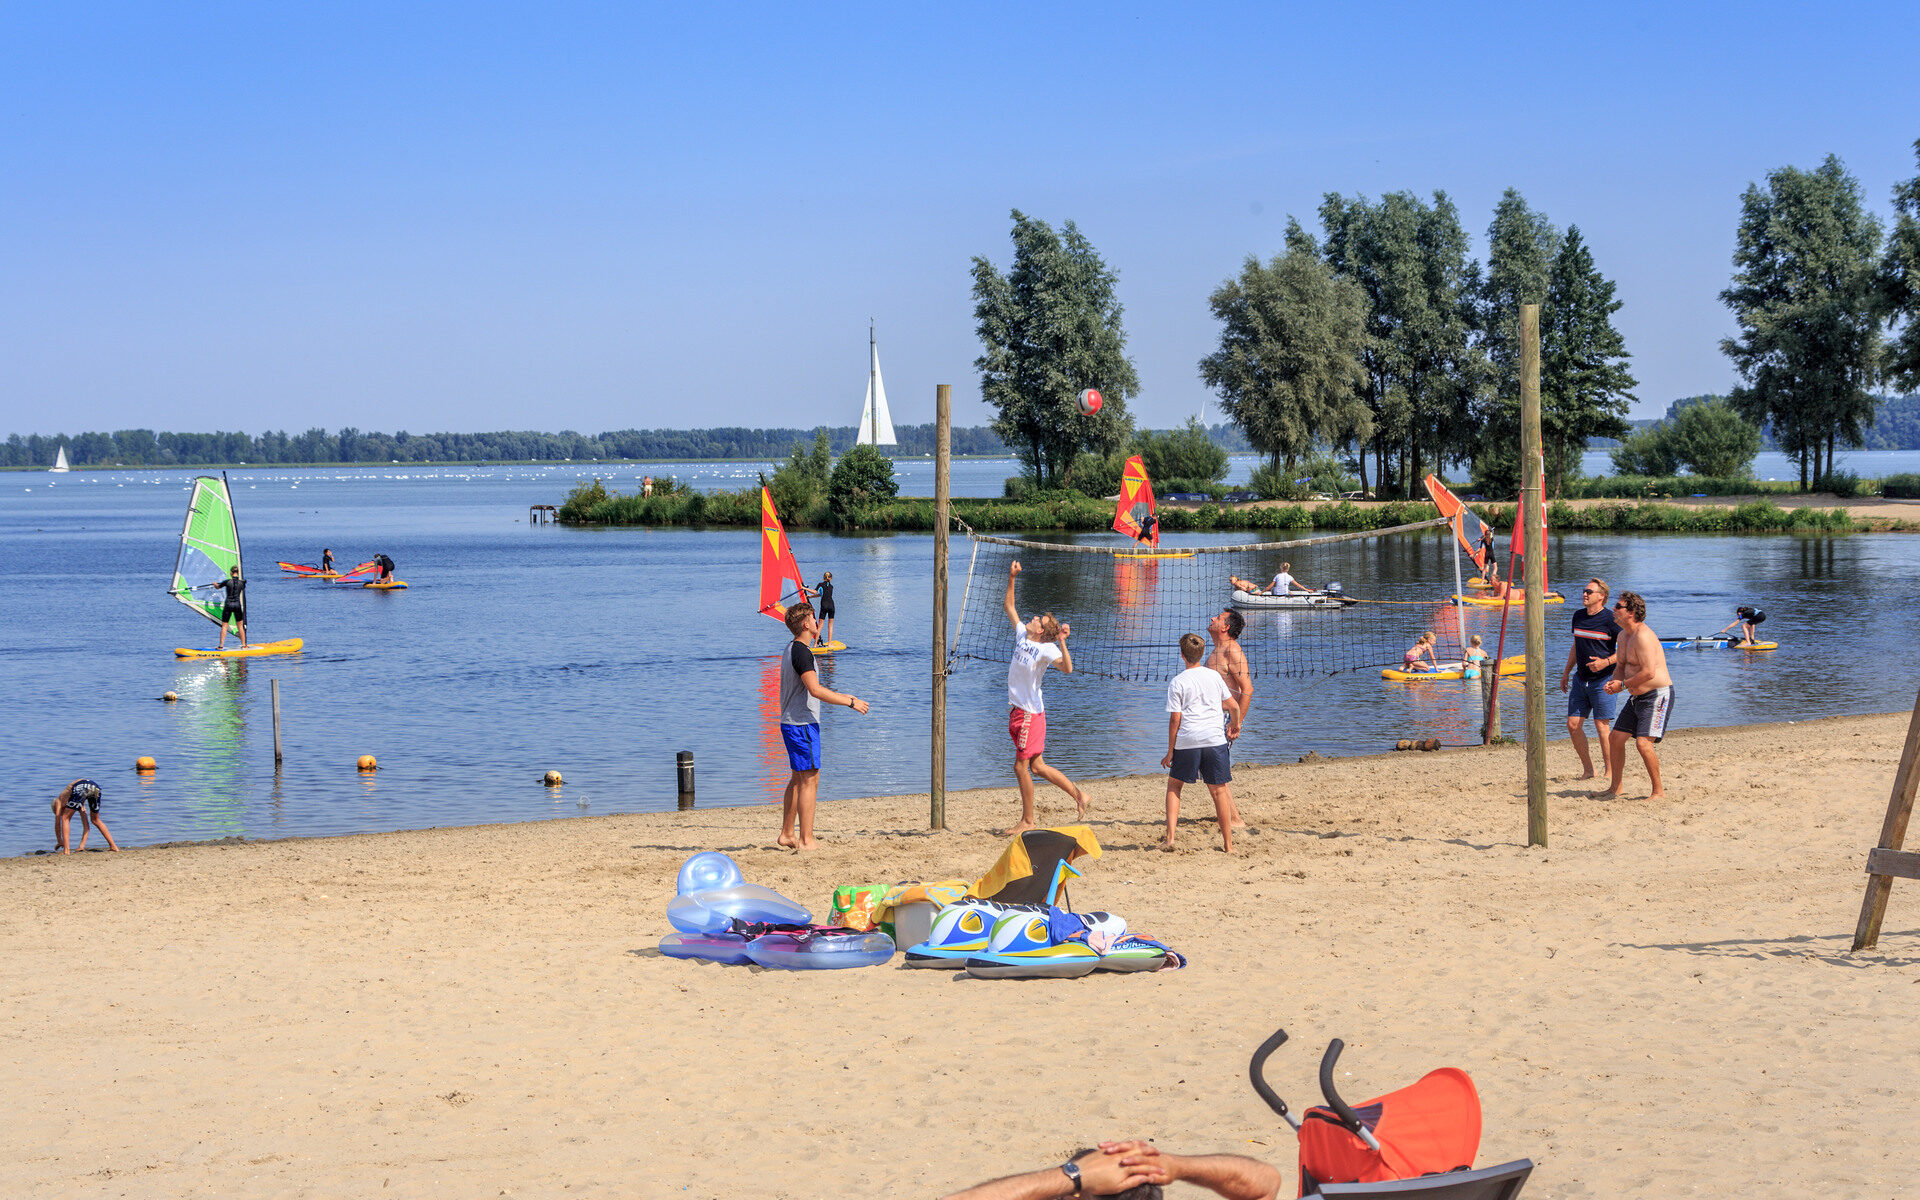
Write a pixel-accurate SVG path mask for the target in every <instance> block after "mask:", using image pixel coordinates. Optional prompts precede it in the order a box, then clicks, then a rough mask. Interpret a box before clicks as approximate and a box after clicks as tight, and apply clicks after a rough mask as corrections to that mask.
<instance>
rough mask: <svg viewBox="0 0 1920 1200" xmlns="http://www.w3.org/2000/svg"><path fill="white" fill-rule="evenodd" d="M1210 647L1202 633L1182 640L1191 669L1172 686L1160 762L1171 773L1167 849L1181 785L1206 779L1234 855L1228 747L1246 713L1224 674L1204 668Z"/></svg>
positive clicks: (1177, 815)
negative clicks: (1164, 753)
mask: <svg viewBox="0 0 1920 1200" xmlns="http://www.w3.org/2000/svg"><path fill="white" fill-rule="evenodd" d="M1206 646H1207V644H1206V642H1205V641H1203V640H1201V637H1200V635H1199V634H1197V633H1189V634H1187V635H1186V636H1184V637H1182V638H1181V639H1180V657H1181V659H1182V660H1183V661H1184V662H1185V663H1186V665H1187V669H1186V670H1184V671H1182V672H1180V673H1179V674H1178V675H1175V676H1174V677H1173V682H1172V683H1169V684H1168V685H1167V756H1166V757H1165V758H1163V759H1161V760H1160V765H1161V766H1163V767H1166V768H1168V771H1167V845H1166V848H1167V849H1169V850H1171V849H1173V836H1174V831H1175V829H1176V828H1177V827H1178V826H1179V824H1180V788H1181V786H1182V785H1183V784H1188V783H1192V782H1193V781H1194V780H1196V779H1202V780H1205V781H1206V784H1207V791H1209V792H1211V793H1212V794H1213V811H1214V815H1215V816H1216V817H1217V818H1219V821H1220V838H1221V841H1222V842H1224V843H1225V846H1226V851H1227V853H1228V854H1232V853H1233V822H1234V817H1235V816H1236V815H1238V814H1237V810H1236V809H1235V808H1234V805H1233V788H1232V787H1231V786H1230V785H1231V784H1232V783H1233V759H1232V753H1231V751H1230V750H1229V749H1228V745H1227V744H1228V742H1230V741H1231V740H1232V739H1234V738H1236V737H1239V736H1240V718H1241V717H1242V716H1243V715H1244V714H1245V711H1246V710H1245V707H1244V706H1243V705H1242V703H1241V702H1240V700H1238V699H1237V698H1236V697H1235V696H1234V694H1233V689H1231V688H1229V687H1228V686H1227V681H1226V680H1225V679H1224V678H1222V677H1221V675H1220V672H1218V671H1216V670H1214V669H1213V668H1212V667H1203V666H1201V665H1200V656H1201V655H1202V654H1203V653H1205V651H1206Z"/></svg>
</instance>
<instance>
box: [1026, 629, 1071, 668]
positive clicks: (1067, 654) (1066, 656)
mask: <svg viewBox="0 0 1920 1200" xmlns="http://www.w3.org/2000/svg"><path fill="white" fill-rule="evenodd" d="M1014 619H1015V620H1016V621H1017V620H1019V618H1018V617H1016V618H1014ZM1072 632H1073V626H1071V625H1062V626H1060V640H1059V641H1057V642H1055V643H1054V644H1055V645H1056V646H1059V647H1060V662H1059V664H1058V665H1059V667H1060V671H1061V673H1062V674H1064V675H1071V674H1073V652H1072V651H1071V650H1068V649H1067V635H1068V634H1070V633H1072Z"/></svg>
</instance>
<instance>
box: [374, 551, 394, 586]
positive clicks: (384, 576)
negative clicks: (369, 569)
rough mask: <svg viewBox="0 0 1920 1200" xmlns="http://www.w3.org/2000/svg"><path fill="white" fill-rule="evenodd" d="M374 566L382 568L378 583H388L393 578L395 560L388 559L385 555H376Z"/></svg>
mask: <svg viewBox="0 0 1920 1200" xmlns="http://www.w3.org/2000/svg"><path fill="white" fill-rule="evenodd" d="M373 565H374V566H376V567H379V568H380V575H379V579H378V582H380V583H386V582H387V581H388V580H390V579H392V578H393V560H392V559H390V558H388V557H387V556H386V555H384V554H376V555H374V556H373Z"/></svg>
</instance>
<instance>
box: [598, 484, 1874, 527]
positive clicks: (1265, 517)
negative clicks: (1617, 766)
mask: <svg viewBox="0 0 1920 1200" xmlns="http://www.w3.org/2000/svg"><path fill="white" fill-rule="evenodd" d="M1478 511H1479V512H1480V513H1481V515H1482V516H1484V517H1485V518H1486V519H1487V520H1488V521H1490V522H1491V523H1492V524H1493V525H1494V526H1495V527H1496V528H1500V529H1509V528H1511V527H1512V524H1513V521H1514V519H1515V515H1516V506H1515V505H1511V504H1493V505H1484V506H1481V507H1480V509H1479V510H1478ZM953 515H954V516H955V517H957V518H958V519H959V520H961V521H964V522H965V523H966V524H967V525H969V526H970V527H972V528H973V529H976V530H979V531H980V532H983V533H991V532H1006V531H1016V530H1040V531H1050V532H1065V533H1075V532H1082V533H1091V532H1099V531H1102V530H1105V529H1107V528H1109V527H1110V526H1111V525H1112V522H1113V506H1112V505H1111V504H1110V503H1108V502H1105V501H1100V500H1093V499H1089V498H1086V497H1078V496H1068V495H1064V494H1059V495H1055V496H1052V497H1048V498H1044V499H1038V500H1025V501H1021V500H955V501H953ZM1159 515H1160V527H1161V529H1162V530H1163V531H1164V532H1167V533H1208V532H1214V531H1220V530H1247V531H1249V532H1258V533H1274V534H1285V533H1288V532H1292V531H1304V530H1338V531H1349V530H1361V529H1384V528H1387V527H1389V526H1393V525H1407V524H1411V523H1413V522H1416V521H1425V520H1431V519H1433V518H1434V517H1437V516H1439V515H1440V514H1439V512H1438V510H1437V509H1435V508H1434V506H1433V505H1431V504H1426V503H1411V502H1391V503H1385V504H1364V505H1363V504H1352V503H1344V502H1343V503H1340V504H1323V505H1320V506H1318V507H1308V506H1306V505H1301V504H1282V505H1265V506H1257V507H1256V506H1253V505H1220V504H1202V505H1200V506H1198V507H1197V508H1181V507H1171V506H1169V507H1163V508H1161V509H1160V512H1159ZM781 518H782V520H783V522H784V523H785V525H786V527H787V528H788V529H833V530H845V531H855V530H897V531H906V532H931V531H932V530H933V528H934V516H933V501H932V500H930V499H926V498H901V499H896V500H892V501H889V502H887V503H885V504H879V505H874V506H871V507H868V508H861V509H856V510H853V511H849V512H834V511H832V510H830V509H829V508H828V506H827V504H826V502H825V501H818V502H816V503H814V504H812V505H809V506H807V507H805V508H803V509H801V510H799V511H796V512H788V513H782V514H781ZM560 519H561V521H562V522H564V523H566V524H570V525H693V526H728V525H737V526H744V527H755V526H758V525H759V523H760V494H759V492H758V491H755V490H748V491H740V492H713V493H700V492H679V493H675V494H673V495H669V496H647V497H641V496H623V495H618V494H615V493H609V492H607V491H606V490H605V489H604V488H600V487H598V486H596V485H586V486H583V487H579V488H576V489H574V492H573V494H572V495H570V496H568V497H567V502H566V504H565V505H563V506H562V507H561V509H560ZM1547 523H1548V525H1549V526H1550V527H1551V528H1553V529H1557V530H1561V531H1563V532H1571V531H1594V532H1670V533H1790V532H1802V531H1804V532H1818V533H1850V532H1853V531H1855V530H1857V529H1860V528H1862V526H1860V525H1858V524H1856V523H1855V521H1854V520H1853V518H1852V517H1851V515H1849V514H1848V512H1847V511H1846V510H1845V509H1841V508H1794V509H1783V508H1781V507H1780V506H1779V505H1777V504H1775V503H1773V501H1771V500H1766V499H1761V500H1754V501H1750V502H1748V503H1746V504H1742V505H1739V506H1737V507H1716V506H1687V505H1678V504H1662V503H1657V502H1649V501H1630V500H1623V501H1620V502H1618V503H1606V504H1589V505H1584V506H1580V507H1575V506H1573V505H1569V504H1563V503H1559V502H1556V503H1554V504H1552V505H1551V506H1549V509H1548V516H1547Z"/></svg>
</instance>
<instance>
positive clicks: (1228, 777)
mask: <svg viewBox="0 0 1920 1200" xmlns="http://www.w3.org/2000/svg"><path fill="white" fill-rule="evenodd" d="M1167 778H1169V779H1177V780H1179V781H1180V782H1181V783H1192V782H1193V781H1194V780H1196V779H1204V780H1206V782H1207V785H1208V786H1209V787H1219V786H1220V785H1221V784H1223V783H1232V782H1233V750H1232V747H1230V746H1228V745H1227V744H1226V743H1224V742H1223V743H1221V744H1220V745H1218V746H1189V747H1187V748H1186V749H1184V750H1175V751H1174V752H1173V766H1172V767H1171V768H1169V769H1168V771H1167Z"/></svg>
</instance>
